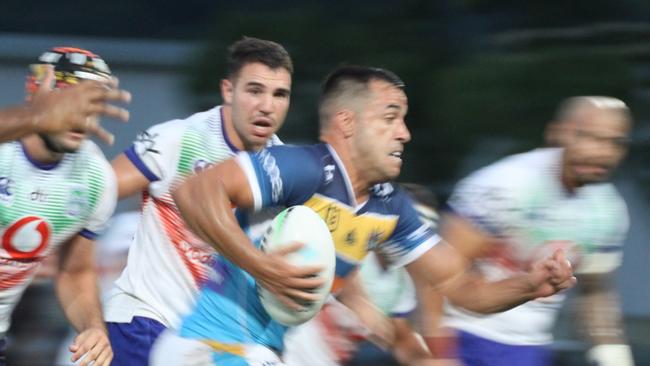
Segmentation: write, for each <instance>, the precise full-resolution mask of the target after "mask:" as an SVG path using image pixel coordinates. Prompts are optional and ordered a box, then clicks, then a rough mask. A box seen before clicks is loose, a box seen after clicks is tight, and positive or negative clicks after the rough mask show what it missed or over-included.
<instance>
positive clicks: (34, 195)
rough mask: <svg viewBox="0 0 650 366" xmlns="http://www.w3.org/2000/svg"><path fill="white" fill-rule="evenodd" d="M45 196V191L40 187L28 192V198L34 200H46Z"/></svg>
mask: <svg viewBox="0 0 650 366" xmlns="http://www.w3.org/2000/svg"><path fill="white" fill-rule="evenodd" d="M47 198H48V196H47V193H45V192H44V191H43V190H42V189H40V188H36V189H35V190H33V191H32V192H31V193H30V194H29V199H30V200H32V201H36V202H41V203H43V202H47Z"/></svg>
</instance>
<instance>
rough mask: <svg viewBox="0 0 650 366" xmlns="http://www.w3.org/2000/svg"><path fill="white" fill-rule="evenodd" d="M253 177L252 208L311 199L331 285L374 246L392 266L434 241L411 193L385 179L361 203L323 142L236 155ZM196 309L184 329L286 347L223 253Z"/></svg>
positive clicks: (247, 281) (249, 282) (248, 280)
mask: <svg viewBox="0 0 650 366" xmlns="http://www.w3.org/2000/svg"><path fill="white" fill-rule="evenodd" d="M237 159H238V161H239V164H240V166H241V167H242V169H243V170H244V172H245V174H246V176H247V177H248V182H249V184H250V187H251V191H252V193H253V196H254V201H255V208H256V209H258V210H259V209H262V208H266V207H275V206H286V207H289V206H293V205H306V206H308V207H310V208H312V209H313V210H314V211H316V212H317V213H318V214H319V215H320V216H321V217H322V218H323V219H324V221H325V223H326V224H327V225H328V227H329V230H330V232H331V234H332V238H333V240H334V244H335V248H336V269H335V273H336V279H335V283H334V291H336V290H337V288H339V287H340V285H341V284H342V280H343V279H344V278H345V277H347V276H348V275H350V274H351V273H353V271H354V270H355V269H356V268H358V267H359V265H360V264H361V262H362V261H363V259H364V257H365V256H366V254H367V253H368V251H370V250H378V251H381V252H382V254H383V255H384V256H385V257H386V258H387V259H388V261H389V262H390V263H391V264H392V265H393V266H398V267H399V266H404V265H406V264H408V263H410V262H412V261H414V260H415V259H417V258H418V257H419V256H420V255H422V254H423V253H424V252H426V251H427V250H428V249H430V248H431V247H432V246H434V245H435V244H437V242H438V241H439V238H438V236H437V234H436V233H435V231H434V230H433V229H432V228H431V227H430V226H429V225H427V224H425V223H423V222H422V221H420V219H419V216H418V214H417V212H416V211H415V209H414V208H413V203H412V201H411V198H410V197H409V196H408V195H407V194H406V193H405V192H404V191H402V190H401V189H399V188H396V187H395V186H393V185H392V184H389V183H385V184H380V185H376V186H375V187H373V189H372V191H371V193H370V197H369V198H368V200H367V201H366V202H365V203H363V204H358V203H357V202H356V199H355V195H354V192H353V191H352V187H351V184H350V180H349V178H348V176H347V173H346V171H345V168H344V166H343V164H342V163H341V161H340V159H339V158H338V156H337V155H336V152H335V151H334V149H332V148H331V147H330V146H328V145H326V144H317V145H311V146H302V147H297V146H275V147H271V148H268V149H265V150H262V151H261V152H259V153H255V154H253V153H241V154H239V155H238V157H237ZM215 268H216V272H217V273H218V276H215V278H214V280H210V281H208V284H207V286H206V287H205V289H204V291H202V294H201V297H200V299H199V301H198V304H197V308H196V309H195V311H194V312H193V313H192V314H191V315H190V316H189V317H187V318H186V319H185V321H184V322H183V326H182V327H181V335H182V336H185V337H189V338H200V339H210V340H212V341H217V342H223V343H227V344H232V343H243V344H245V343H260V344H263V345H265V346H268V347H271V348H274V349H277V350H281V349H282V347H283V344H282V336H283V335H284V332H285V330H286V328H285V327H283V326H281V325H279V324H278V323H276V322H275V321H273V320H272V319H270V317H269V315H268V314H267V313H266V312H265V311H264V310H263V308H262V306H261V304H260V302H259V299H258V298H257V290H256V285H255V282H254V280H253V279H252V277H250V276H249V275H248V274H247V273H245V272H244V271H243V270H241V269H239V268H238V267H236V266H234V265H233V264H232V263H230V262H229V261H228V260H226V259H225V258H218V259H217V261H216V262H215Z"/></svg>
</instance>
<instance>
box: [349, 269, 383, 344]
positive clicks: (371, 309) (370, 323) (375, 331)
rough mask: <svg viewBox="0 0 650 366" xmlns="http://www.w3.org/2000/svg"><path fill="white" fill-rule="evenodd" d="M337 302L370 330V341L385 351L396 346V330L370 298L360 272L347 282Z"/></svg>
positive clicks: (351, 276) (350, 277)
mask: <svg viewBox="0 0 650 366" xmlns="http://www.w3.org/2000/svg"><path fill="white" fill-rule="evenodd" d="M337 300H338V301H340V302H341V303H342V304H343V305H345V306H347V307H348V308H349V309H350V310H352V311H353V312H354V313H355V314H356V315H357V317H358V318H359V320H360V321H361V323H363V325H364V326H365V327H366V328H368V330H369V331H370V335H369V340H370V341H372V342H373V343H375V344H376V345H378V346H380V347H382V348H385V349H388V348H391V347H392V346H393V345H394V344H395V328H394V327H393V324H392V322H391V320H390V318H388V317H387V316H386V315H385V314H384V313H383V312H382V311H381V310H380V309H379V308H378V307H376V306H375V305H374V304H373V303H372V302H371V301H370V299H369V298H368V294H367V293H366V289H365V288H364V287H363V283H362V282H361V275H360V274H359V271H358V270H357V271H356V272H355V273H354V274H352V275H350V276H349V277H348V278H347V279H346V280H345V285H344V286H343V287H342V288H341V292H340V293H339V295H338V296H337Z"/></svg>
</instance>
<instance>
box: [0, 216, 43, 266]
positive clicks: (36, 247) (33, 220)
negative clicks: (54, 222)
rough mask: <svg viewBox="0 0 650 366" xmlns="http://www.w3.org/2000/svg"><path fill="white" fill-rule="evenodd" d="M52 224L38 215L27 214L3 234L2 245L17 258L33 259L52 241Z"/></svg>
mask: <svg viewBox="0 0 650 366" xmlns="http://www.w3.org/2000/svg"><path fill="white" fill-rule="evenodd" d="M51 233H52V229H51V227H50V224H48V222H47V221H46V220H45V219H44V218H42V217H38V216H25V217H22V218H20V219H18V220H17V221H15V222H14V223H12V224H11V225H9V227H8V228H7V229H6V230H5V232H4V233H3V234H2V247H3V248H4V250H6V251H7V253H8V254H9V255H10V256H11V257H12V258H15V259H31V258H34V257H36V256H37V255H39V254H40V253H41V252H42V251H43V250H44V249H45V248H46V247H47V244H48V243H49V241H50V236H51Z"/></svg>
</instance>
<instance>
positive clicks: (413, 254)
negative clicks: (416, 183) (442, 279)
mask: <svg viewBox="0 0 650 366" xmlns="http://www.w3.org/2000/svg"><path fill="white" fill-rule="evenodd" d="M393 200H395V204H396V207H397V211H398V216H399V219H398V221H397V226H396V227H395V231H394V232H393V234H392V235H391V237H390V238H389V239H388V240H387V241H386V242H385V243H382V244H380V245H379V247H378V250H379V251H380V252H381V253H382V254H383V255H384V256H385V257H386V259H387V260H388V262H389V263H390V265H391V267H403V266H405V265H407V264H409V263H411V262H413V261H414V260H416V259H418V258H419V257H420V256H421V255H422V254H424V253H425V252H426V251H427V250H429V249H431V248H432V247H433V246H434V245H436V244H438V242H439V241H440V236H438V233H437V232H436V230H435V229H434V228H433V227H432V226H431V225H430V224H429V223H427V222H425V221H424V220H421V219H420V217H419V215H418V213H417V211H416V210H415V208H414V203H413V201H412V200H411V198H410V197H409V196H407V195H406V194H405V193H404V192H403V191H401V190H399V191H397V192H396V194H395V197H393Z"/></svg>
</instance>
